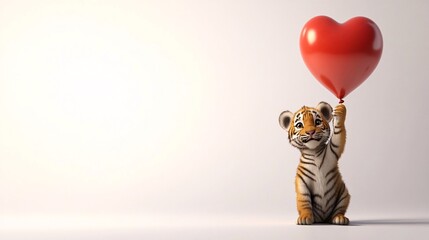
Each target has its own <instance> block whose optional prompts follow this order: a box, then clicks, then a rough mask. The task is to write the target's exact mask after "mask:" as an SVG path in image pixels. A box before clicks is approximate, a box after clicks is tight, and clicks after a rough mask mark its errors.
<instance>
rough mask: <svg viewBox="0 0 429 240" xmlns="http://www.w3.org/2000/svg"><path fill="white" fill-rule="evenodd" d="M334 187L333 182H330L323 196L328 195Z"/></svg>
mask: <svg viewBox="0 0 429 240" xmlns="http://www.w3.org/2000/svg"><path fill="white" fill-rule="evenodd" d="M334 187H335V184H332V186H331V187H330V188H329V189H328V190H326V191H325V196H326V195H328V194H329V193H330V192H331V191H332V190H333V189H334Z"/></svg>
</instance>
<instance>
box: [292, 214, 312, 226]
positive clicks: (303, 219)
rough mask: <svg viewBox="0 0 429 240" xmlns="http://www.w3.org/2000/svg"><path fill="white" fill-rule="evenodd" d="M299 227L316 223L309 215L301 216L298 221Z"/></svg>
mask: <svg viewBox="0 0 429 240" xmlns="http://www.w3.org/2000/svg"><path fill="white" fill-rule="evenodd" d="M296 223H297V224H298V225H311V224H313V223H314V219H313V216H309V215H301V216H299V217H298V220H297V221H296Z"/></svg>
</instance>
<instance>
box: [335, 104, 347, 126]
mask: <svg viewBox="0 0 429 240" xmlns="http://www.w3.org/2000/svg"><path fill="white" fill-rule="evenodd" d="M346 114H347V109H346V106H345V105H344V104H338V105H337V106H336V107H335V109H334V113H333V115H334V120H335V125H340V126H342V125H343V124H344V122H345V121H346Z"/></svg>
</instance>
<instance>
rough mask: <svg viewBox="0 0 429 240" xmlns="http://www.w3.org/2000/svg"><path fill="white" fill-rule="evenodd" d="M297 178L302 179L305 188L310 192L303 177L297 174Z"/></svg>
mask: <svg viewBox="0 0 429 240" xmlns="http://www.w3.org/2000/svg"><path fill="white" fill-rule="evenodd" d="M297 176H298V177H299V178H300V179H301V181H302V182H303V183H304V185H305V187H306V188H307V190H308V191H310V188H308V185H307V183H306V182H305V181H304V179H303V178H302V177H301V175H299V174H297Z"/></svg>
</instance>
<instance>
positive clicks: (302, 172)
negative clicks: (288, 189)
mask: <svg viewBox="0 0 429 240" xmlns="http://www.w3.org/2000/svg"><path fill="white" fill-rule="evenodd" d="M298 170H299V173H301V174H303V175H304V176H306V177H308V178H309V179H311V180H313V182H315V181H316V179H314V178H313V177H310V176H309V175H308V174H307V173H305V172H304V171H302V170H301V168H298Z"/></svg>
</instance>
